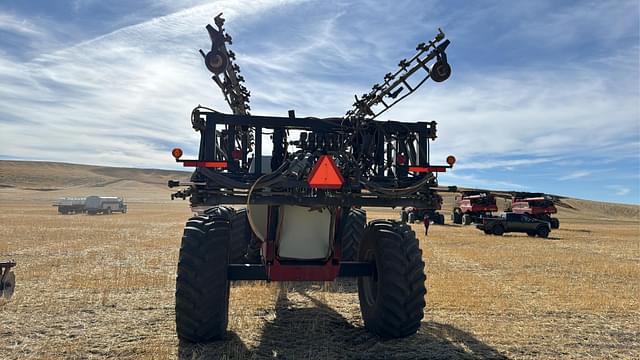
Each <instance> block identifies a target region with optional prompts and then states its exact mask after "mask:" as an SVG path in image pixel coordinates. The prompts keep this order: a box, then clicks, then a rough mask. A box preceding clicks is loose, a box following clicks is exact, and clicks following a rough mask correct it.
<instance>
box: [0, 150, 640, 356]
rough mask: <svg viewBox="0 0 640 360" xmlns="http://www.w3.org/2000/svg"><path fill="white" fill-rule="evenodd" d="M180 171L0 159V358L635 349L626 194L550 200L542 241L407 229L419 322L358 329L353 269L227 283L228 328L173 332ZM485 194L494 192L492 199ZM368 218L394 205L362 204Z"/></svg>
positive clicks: (636, 210)
mask: <svg viewBox="0 0 640 360" xmlns="http://www.w3.org/2000/svg"><path fill="white" fill-rule="evenodd" d="M180 176H183V179H186V178H188V173H183V172H176V171H164V170H152V169H144V170H136V169H126V168H108V167H92V166H87V165H72V164H60V163H41V162H39V163H34V162H15V161H0V224H2V227H1V229H0V259H3V258H14V259H16V261H17V263H18V266H17V267H16V268H15V272H16V276H17V287H16V293H15V295H14V297H13V299H12V300H10V301H5V300H0V317H1V319H2V322H1V323H0V338H2V339H3V340H4V341H2V342H0V355H2V358H6V359H55V358H108V357H113V358H131V359H145V358H147V359H156V358H175V357H176V356H178V357H180V358H184V359H219V358H220V359H262V358H282V359H298V358H303V359H332V358H352V359H359V358H366V359H371V358H397V359H414V358H430V359H449V358H480V359H500V358H515V359H538V358H542V359H556V358H574V359H584V358H627V359H632V358H640V340H638V339H640V302H639V300H638V299H640V284H639V283H640V281H639V279H640V218H639V214H640V206H636V205H623V204H611V203H602V202H595V201H589V200H581V199H572V198H567V199H563V201H565V202H566V203H567V204H569V205H571V207H573V209H569V208H560V209H559V213H558V217H559V219H560V221H561V225H560V226H561V228H560V229H559V230H557V231H553V232H552V233H551V236H550V238H549V239H548V240H542V239H539V238H529V237H527V236H526V235H522V234H509V235H507V236H504V237H496V236H487V235H484V234H483V233H482V232H480V231H478V230H476V229H474V228H473V227H470V226H464V227H463V226H457V225H450V221H449V217H448V215H449V214H448V212H447V209H450V208H451V201H452V197H451V196H445V203H444V206H443V208H444V211H443V212H444V213H445V217H446V218H447V225H445V226H432V228H431V229H430V232H429V236H428V237H425V236H424V233H423V231H422V227H421V225H414V226H413V228H414V230H415V231H416V233H417V235H418V239H419V241H420V247H421V248H422V250H423V258H424V260H425V262H426V264H427V265H426V269H425V270H426V274H427V288H428V293H427V296H426V301H427V307H426V308H425V318H424V319H423V323H422V326H421V328H420V330H419V331H418V334H416V335H414V336H411V337H408V338H406V339H400V340H381V339H379V338H376V337H375V336H373V335H371V334H369V333H368V332H366V331H365V330H364V328H363V323H362V320H361V318H360V310H359V306H358V296H357V293H356V292H355V291H354V284H353V282H352V281H339V282H336V283H324V284H323V283H282V284H281V283H265V282H243V283H237V284H234V285H233V287H232V292H231V301H230V313H229V316H230V325H229V333H228V339H227V340H226V341H222V342H215V343H211V344H201V345H192V344H186V343H182V342H179V341H178V339H177V338H176V335H175V324H174V317H175V314H174V309H173V304H174V302H173V301H174V299H173V293H174V286H175V268H176V262H177V254H178V250H179V246H180V236H181V234H182V227H183V225H184V223H185V221H186V220H187V219H188V218H189V216H190V215H191V212H190V210H189V207H188V202H187V201H182V200H175V201H171V200H170V198H169V195H170V193H171V191H170V190H169V189H167V187H166V181H167V180H169V179H171V178H175V177H180ZM94 194H95V195H114V196H124V197H125V198H126V199H127V201H128V203H129V213H127V214H124V215H123V214H114V215H110V216H87V215H67V216H63V215H58V214H57V213H56V209H55V208H54V207H52V206H51V204H52V203H53V202H54V201H55V200H56V199H57V198H58V197H63V196H80V195H94ZM499 205H500V204H499ZM367 210H368V215H367V216H368V219H369V220H371V219H374V218H398V210H397V209H396V210H393V209H367Z"/></svg>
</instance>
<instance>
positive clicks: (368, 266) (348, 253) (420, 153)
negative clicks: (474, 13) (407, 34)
mask: <svg viewBox="0 0 640 360" xmlns="http://www.w3.org/2000/svg"><path fill="white" fill-rule="evenodd" d="M215 25H216V26H215V27H214V26H211V25H207V27H206V29H207V31H208V33H209V36H210V38H211V42H212V46H211V50H210V51H208V52H207V53H205V52H204V51H202V50H200V52H201V54H202V56H203V57H204V61H205V65H206V67H207V69H208V70H209V71H210V72H211V73H213V77H212V78H213V80H214V82H215V83H216V84H217V85H218V86H219V87H220V88H221V90H222V93H223V95H224V98H225V99H226V101H227V103H228V104H229V106H230V107H231V109H232V114H224V113H222V112H218V111H216V110H213V109H209V108H204V107H201V106H198V107H196V108H195V109H194V110H193V112H192V114H191V125H192V126H193V129H194V130H195V131H197V132H199V133H200V144H199V151H198V154H197V156H194V158H192V159H185V158H183V151H182V150H181V149H180V148H175V149H174V150H173V151H172V154H173V156H174V157H175V159H176V161H177V162H179V163H181V164H183V165H184V166H187V167H195V171H194V172H193V174H192V176H191V179H190V181H189V182H179V181H170V182H169V186H170V187H181V190H179V191H177V192H176V193H174V194H173V195H172V198H182V199H186V198H188V199H189V200H190V205H191V207H192V209H193V210H194V212H196V213H197V215H196V216H194V217H192V218H191V219H189V220H188V221H187V223H186V226H185V228H184V233H183V237H182V245H181V248H180V255H179V261H178V269H177V280H176V307H175V308H176V328H177V333H178V337H179V338H180V339H182V340H187V341H191V342H206V341H211V340H217V339H221V338H223V337H224V335H225V333H226V327H227V322H228V315H227V314H228V307H229V291H230V286H229V284H230V281H237V280H242V281H246V280H266V281H333V280H335V279H336V278H338V277H355V278H357V284H358V285H357V287H358V294H359V299H360V307H361V312H362V316H363V319H364V324H365V327H366V328H367V329H368V330H370V331H371V332H373V333H375V334H377V335H379V336H381V337H384V338H399V337H404V336H408V335H411V334H414V333H415V332H416V331H417V330H418V328H419V327H420V322H421V319H422V318H423V312H424V307H425V295H426V288H425V280H426V277H425V273H424V262H423V259H422V251H421V250H420V248H419V246H418V241H417V240H416V235H415V233H414V232H413V231H412V230H411V228H410V227H409V226H408V225H406V224H404V223H402V222H399V221H393V220H373V221H369V222H367V219H366V211H365V210H364V208H366V207H389V208H391V207H416V208H423V209H436V208H437V207H438V206H439V196H438V195H437V194H436V193H435V192H434V190H433V189H434V188H435V187H436V186H437V177H436V175H437V173H438V172H443V171H446V169H448V168H451V167H452V166H453V164H454V162H455V158H453V157H452V156H451V157H449V158H448V159H447V164H444V165H436V164H432V163H431V159H430V158H429V142H430V141H432V140H434V139H435V138H436V123H435V122H433V121H430V122H416V123H409V122H399V121H380V120H376V118H377V117H378V116H379V115H381V114H382V113H383V112H384V111H386V110H387V109H389V108H390V107H392V106H393V105H395V104H396V103H397V102H399V101H400V100H402V99H404V98H405V97H407V96H408V95H410V94H411V93H413V92H415V91H416V90H417V89H418V87H420V86H421V85H422V84H423V83H425V82H426V81H427V80H428V79H431V80H433V81H434V82H436V83H439V82H442V81H445V80H446V79H447V78H449V76H450V73H451V68H450V66H449V64H448V62H447V56H446V54H445V49H446V48H447V46H448V45H449V40H446V39H445V35H444V33H442V31H439V33H438V34H437V35H436V37H435V38H434V39H433V40H431V41H428V42H425V43H421V44H419V45H418V46H417V48H416V54H415V55H414V56H412V57H411V58H408V59H404V60H402V61H401V62H400V64H399V67H400V68H399V69H398V70H397V71H395V72H393V73H388V74H386V75H385V76H384V81H383V82H382V83H380V84H376V85H374V86H373V88H372V90H371V91H370V92H369V93H367V94H364V95H362V96H361V97H360V98H358V97H357V96H356V99H355V103H354V104H353V109H352V110H350V111H348V112H347V113H346V114H345V115H344V116H339V117H333V118H312V117H304V118H300V117H296V115H295V112H294V111H289V113H288V116H286V117H274V116H256V115H251V114H249V110H250V108H249V95H250V94H249V91H248V90H247V89H246V88H245V87H244V86H243V85H242V84H241V83H242V82H243V81H244V79H243V78H242V76H241V75H240V74H239V71H240V70H239V67H238V65H237V64H235V63H234V59H235V55H234V54H233V53H232V52H231V51H229V50H228V49H227V46H226V44H228V43H230V42H231V38H230V37H229V35H227V34H226V33H225V30H224V29H223V25H224V19H222V18H221V17H220V15H218V16H217V17H216V18H215ZM410 78H411V80H412V81H409V80H410ZM416 79H417V81H416ZM292 91H295V90H292Z"/></svg>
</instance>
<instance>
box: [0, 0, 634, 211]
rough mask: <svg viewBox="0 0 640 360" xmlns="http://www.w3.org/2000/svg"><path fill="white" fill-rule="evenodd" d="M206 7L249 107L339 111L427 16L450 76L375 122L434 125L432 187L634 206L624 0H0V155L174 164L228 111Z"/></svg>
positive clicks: (411, 39)
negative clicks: (206, 56)
mask: <svg viewBox="0 0 640 360" xmlns="http://www.w3.org/2000/svg"><path fill="white" fill-rule="evenodd" d="M220 12H223V13H224V17H225V18H226V19H227V22H226V24H225V27H226V29H227V32H228V33H229V34H230V35H231V36H232V37H233V44H232V45H230V46H229V48H230V49H231V50H233V51H234V52H235V53H236V55H237V63H238V64H239V65H240V67H241V69H242V75H243V76H244V78H245V79H246V83H245V84H246V86H247V87H248V88H249V90H250V91H251V108H252V113H253V114H256V115H276V116H286V114H287V110H289V109H295V110H296V114H297V115H298V116H316V117H329V116H341V115H343V114H344V113H345V111H346V110H348V109H350V108H351V105H352V103H353V95H354V94H358V95H360V94H362V93H365V92H368V91H369V89H370V88H371V86H372V85H373V84H375V83H379V82H381V81H382V77H383V76H384V74H386V73H387V72H391V71H395V70H396V65H397V63H398V62H399V60H400V59H403V58H408V57H410V56H412V55H413V54H414V53H415V46H416V44H418V43H420V42H424V41H428V40H430V39H432V38H433V36H434V35H435V33H436V31H437V29H438V28H439V27H440V28H442V29H443V31H444V32H445V33H446V34H447V38H448V39H450V40H451V45H450V46H449V48H448V49H447V54H448V60H449V62H450V64H451V66H452V69H453V73H452V75H451V78H450V79H449V80H447V81H445V82H443V83H439V84H436V83H433V82H428V83H426V84H425V85H424V86H423V87H422V88H420V90H419V91H418V92H416V93H415V94H413V95H412V96H411V97H409V98H407V99H406V100H405V101H403V102H402V103H400V104H398V105H397V106H396V107H394V108H393V109H392V110H390V111H389V112H387V113H385V115H383V116H382V118H381V119H383V120H387V119H388V120H399V121H407V122H412V121H432V120H435V121H437V123H438V139H437V140H436V141H435V142H434V143H433V144H432V147H431V149H432V162H434V163H435V162H437V160H436V159H441V160H442V161H441V163H444V160H445V158H446V156H447V155H449V154H454V155H455V156H456V157H457V159H458V162H457V163H456V166H455V168H454V169H453V170H452V171H450V172H447V173H446V174H441V175H440V184H441V185H458V186H466V187H478V188H490V189H499V190H517V191H540V192H547V193H551V194H558V195H566V196H573V197H579V198H584V199H592V200H601V201H611V202H622V203H633V204H638V203H640V28H639V19H640V5H639V3H638V1H637V0H634V1H622V0H621V1H576V2H571V1H560V2H559V1H419V0H416V1H394V2H388V1H377V2H372V1H280V0H279V1H274V0H261V1H196V0H184V1H180V0H176V1H170V0H163V1H133V2H132V1H120V0H116V1H97V0H76V1H48V0H41V1H37V0H34V1H5V0H2V1H0V159H21V160H47V161H62V162H72V163H83V164H95V165H112V166H132V167H145V168H166V169H174V168H178V167H177V165H176V164H175V162H174V161H173V159H172V158H171V156H170V151H171V149H172V148H173V147H176V146H179V147H182V148H183V149H184V150H185V154H186V155H189V154H196V153H197V146H198V134H197V133H195V132H194V131H193V130H192V129H191V125H190V121H189V114H190V112H191V109H192V108H193V107H195V106H196V105H198V104H202V105H204V106H209V107H213V108H216V109H219V110H221V111H225V112H227V111H229V109H228V107H227V105H226V103H225V102H224V101H223V98H222V95H221V94H220V92H219V89H218V88H217V87H216V86H215V84H213V82H212V81H211V79H210V73H209V72H208V71H207V70H206V69H205V67H204V65H203V62H202V58H201V56H200V55H199V53H198V49H200V48H202V49H205V51H206V49H207V48H208V47H210V42H209V38H208V35H207V32H206V30H205V28H204V26H205V25H206V24H207V23H213V17H214V16H215V15H217V14H218V13H220Z"/></svg>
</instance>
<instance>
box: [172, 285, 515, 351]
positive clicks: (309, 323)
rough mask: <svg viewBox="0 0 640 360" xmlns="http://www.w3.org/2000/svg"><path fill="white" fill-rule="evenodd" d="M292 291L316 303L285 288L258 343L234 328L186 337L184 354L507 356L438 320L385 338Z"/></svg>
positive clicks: (298, 289) (300, 291) (301, 289)
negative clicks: (295, 299) (208, 338)
mask: <svg viewBox="0 0 640 360" xmlns="http://www.w3.org/2000/svg"><path fill="white" fill-rule="evenodd" d="M291 292H297V293H298V294H300V295H302V296H304V297H306V298H307V299H309V300H310V301H311V302H312V303H313V305H314V306H313V307H304V308H301V307H297V306H296V305H295V304H293V303H292V302H291V301H290V300H289V298H288V296H287V292H286V291H281V292H280V295H279V296H278V301H277V303H276V316H275V319H274V320H273V321H270V322H268V323H267V324H265V327H264V329H263V331H262V335H261V337H260V339H261V340H260V343H259V344H258V345H257V346H256V347H255V348H253V349H248V348H247V347H246V345H245V344H244V343H243V342H242V340H241V339H240V338H239V337H238V335H237V334H235V333H229V335H228V339H227V340H226V341H219V342H214V343H210V344H188V343H182V342H181V343H180V345H179V355H180V359H507V357H506V356H505V355H503V354H501V353H500V352H498V351H497V350H495V349H494V348H492V347H491V346H489V345H487V344H485V343H483V342H481V341H480V340H478V339H476V338H475V337H474V336H473V335H472V334H470V333H468V332H465V331H462V330H460V329H457V328H455V327H453V326H451V325H447V324H441V323H437V322H433V321H429V322H423V323H422V325H421V328H420V329H419V330H418V333H417V334H416V335H413V336H410V337H408V338H404V339H396V340H383V339H380V338H378V337H376V336H374V335H371V334H370V333H369V332H367V331H366V330H365V329H364V328H363V327H361V326H355V325H353V324H352V323H350V322H349V321H348V320H347V319H345V318H344V317H343V316H342V315H340V314H339V313H337V312H336V311H335V310H333V309H331V308H330V307H328V306H327V305H325V304H324V303H322V302H321V301H319V300H318V299H316V298H314V297H313V296H311V295H309V294H307V292H306V290H305V288H304V286H296V287H295V288H293V289H290V290H289V293H291Z"/></svg>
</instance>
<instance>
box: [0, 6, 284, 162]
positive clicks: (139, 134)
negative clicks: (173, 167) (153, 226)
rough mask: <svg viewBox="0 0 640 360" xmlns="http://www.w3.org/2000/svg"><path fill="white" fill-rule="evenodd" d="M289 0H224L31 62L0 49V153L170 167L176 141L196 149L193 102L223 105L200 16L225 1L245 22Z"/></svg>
mask: <svg viewBox="0 0 640 360" xmlns="http://www.w3.org/2000/svg"><path fill="white" fill-rule="evenodd" d="M283 3H284V2H282V1H258V2H255V3H254V4H253V5H252V6H245V5H242V4H239V3H237V2H234V1H221V2H217V3H215V4H208V5H203V6H197V7H193V8H189V9H186V10H182V11H179V12H176V13H173V14H170V15H167V16H164V17H160V18H155V19H152V20H149V21H146V22H144V23H141V24H138V25H134V26H129V27H126V28H122V29H119V30H117V31H114V32H112V33H110V34H107V35H103V36H100V37H98V38H95V39H92V40H89V41H85V42H82V43H79V44H76V45H74V46H71V47H68V48H66V49H63V50H59V51H56V52H53V53H49V54H43V55H41V56H39V57H37V58H35V59H33V60H31V61H29V62H26V63H19V62H16V61H12V60H8V59H3V58H0V83H2V84H3V86H2V87H0V99H2V100H0V101H1V102H2V106H1V107H0V124H1V126H2V132H0V155H5V156H7V155H9V156H13V157H21V158H28V159H46V160H58V161H70V162H80V163H97V164H111V165H133V166H147V167H167V165H170V164H171V160H170V157H169V156H168V154H169V152H168V151H170V149H171V147H172V146H173V145H185V150H186V151H191V153H194V152H195V148H194V146H197V144H198V140H197V134H196V133H194V132H193V130H192V129H191V126H190V124H189V111H190V109H191V108H192V107H193V106H195V105H197V104H198V103H202V104H207V105H210V106H214V107H218V108H222V109H226V104H224V103H223V101H222V99H221V96H220V95H219V90H218V89H217V88H216V87H215V85H214V84H213V83H212V82H211V80H210V79H208V76H207V72H206V70H205V69H204V66H203V65H202V60H201V58H200V55H199V54H198V53H197V46H198V45H200V46H201V47H203V48H206V47H207V46H208V36H207V33H206V31H204V26H203V24H206V23H208V22H212V16H214V15H217V14H218V12H220V11H221V10H223V11H224V12H225V15H226V16H229V17H232V18H234V23H236V24H242V22H243V21H251V19H252V17H253V16H260V14H261V13H264V12H265V11H268V10H269V9H271V8H273V7H274V6H277V5H280V4H283ZM212 100H213V101H212ZM165 151H166V152H165Z"/></svg>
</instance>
